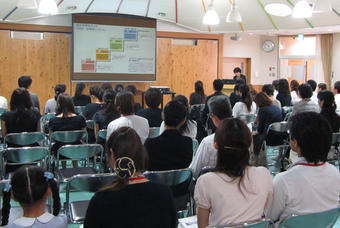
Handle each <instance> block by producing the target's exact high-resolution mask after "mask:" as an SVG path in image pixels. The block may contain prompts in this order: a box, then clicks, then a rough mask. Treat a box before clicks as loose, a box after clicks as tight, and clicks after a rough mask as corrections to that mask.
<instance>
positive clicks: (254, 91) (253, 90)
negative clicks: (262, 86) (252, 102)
mask: <svg viewBox="0 0 340 228" xmlns="http://www.w3.org/2000/svg"><path fill="white" fill-rule="evenodd" d="M248 86H249V92H250V95H252V96H253V98H254V97H255V96H256V95H257V91H256V90H255V88H254V86H253V85H252V84H248Z"/></svg>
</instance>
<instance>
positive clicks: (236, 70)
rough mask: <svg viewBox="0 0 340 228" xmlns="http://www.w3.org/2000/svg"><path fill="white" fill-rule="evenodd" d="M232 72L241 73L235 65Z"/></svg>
mask: <svg viewBox="0 0 340 228" xmlns="http://www.w3.org/2000/svg"><path fill="white" fill-rule="evenodd" d="M233 71H234V74H236V73H241V72H242V71H241V68H239V67H236V68H234V70H233Z"/></svg>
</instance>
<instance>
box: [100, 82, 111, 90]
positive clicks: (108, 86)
mask: <svg viewBox="0 0 340 228" xmlns="http://www.w3.org/2000/svg"><path fill="white" fill-rule="evenodd" d="M101 88H102V90H103V91H105V90H107V89H112V85H111V83H110V82H104V83H103V84H102V86H101Z"/></svg>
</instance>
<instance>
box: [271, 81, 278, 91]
mask: <svg viewBox="0 0 340 228" xmlns="http://www.w3.org/2000/svg"><path fill="white" fill-rule="evenodd" d="M279 83H280V80H273V82H272V85H273V86H274V89H276V90H279Z"/></svg>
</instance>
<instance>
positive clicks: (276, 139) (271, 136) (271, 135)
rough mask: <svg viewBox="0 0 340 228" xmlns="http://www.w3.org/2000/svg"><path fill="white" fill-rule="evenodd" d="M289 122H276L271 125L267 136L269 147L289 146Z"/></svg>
mask: <svg viewBox="0 0 340 228" xmlns="http://www.w3.org/2000/svg"><path fill="white" fill-rule="evenodd" d="M288 130H289V126H288V122H275V123H272V124H270V125H269V127H268V130H267V136H266V145H267V146H279V145H283V144H287V143H286V142H287V140H288Z"/></svg>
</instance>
